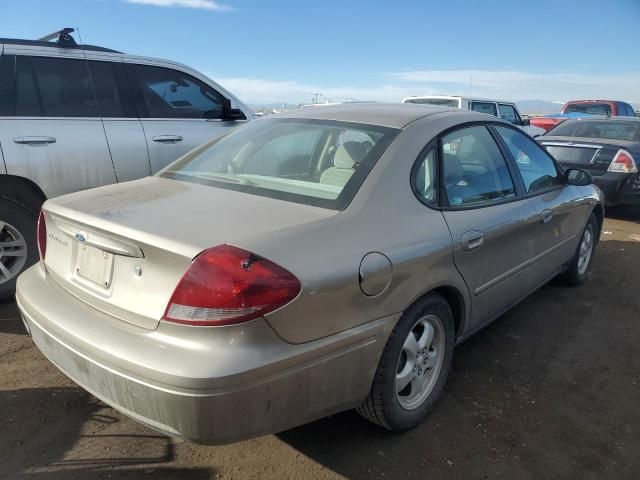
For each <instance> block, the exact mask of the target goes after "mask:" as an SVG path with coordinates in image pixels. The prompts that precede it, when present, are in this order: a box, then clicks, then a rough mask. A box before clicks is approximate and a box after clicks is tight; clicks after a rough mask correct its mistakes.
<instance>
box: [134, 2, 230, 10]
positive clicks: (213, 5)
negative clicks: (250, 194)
mask: <svg viewBox="0 0 640 480" xmlns="http://www.w3.org/2000/svg"><path fill="white" fill-rule="evenodd" d="M125 2H127V3H138V4H140V5H152V6H154V7H183V8H198V9H201V10H215V11H218V12H226V11H229V10H233V7H230V6H229V5H223V4H221V3H218V2H216V1H214V0H125Z"/></svg>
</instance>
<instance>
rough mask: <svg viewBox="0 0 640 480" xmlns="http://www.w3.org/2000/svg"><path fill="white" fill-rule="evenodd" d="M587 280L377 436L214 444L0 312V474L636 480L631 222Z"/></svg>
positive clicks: (638, 384) (487, 339) (301, 431)
mask: <svg viewBox="0 0 640 480" xmlns="http://www.w3.org/2000/svg"><path fill="white" fill-rule="evenodd" d="M608 217H609V218H607V220H606V222H605V226H604V232H603V236H602V240H603V241H602V243H601V244H600V245H599V247H598V251H597V257H596V260H595V265H594V268H593V275H592V278H591V280H590V282H589V283H587V284H586V285H584V286H582V287H578V288H567V287H565V286H563V285H562V284H560V283H559V282H557V281H554V282H552V283H551V284H550V285H548V286H546V287H544V288H542V289H541V290H540V291H538V292H537V293H535V294H534V295H532V296H531V297H530V298H528V299H527V300H526V301H525V302H523V303H522V304H520V305H519V306H518V307H517V308H515V309H514V310H513V311H511V312H510V313H508V314H507V315H505V316H503V317H501V318H500V319H498V320H497V321H496V322H494V323H493V324H492V325H490V326H488V327H487V328H485V329H484V330H483V331H482V332H480V333H478V334H477V335H475V336H474V337H472V338H471V339H469V340H467V341H466V342H465V343H463V344H462V345H460V346H459V347H458V348H457V350H456V355H455V358H454V363H453V370H452V373H451V376H450V379H449V383H448V385H447V387H446V389H445V393H444V395H443V398H442V399H441V401H440V402H439V404H438V406H437V407H436V409H435V411H434V412H433V414H432V415H431V416H430V417H429V419H428V420H427V421H426V422H425V423H424V424H423V425H421V426H420V427H418V428H416V429H414V430H412V431H410V432H407V433H404V434H401V435H397V434H391V433H388V432H386V431H383V430H380V429H378V428H376V427H374V426H373V425H370V424H368V423H367V422H366V421H365V420H363V419H361V418H360V417H359V416H358V415H357V414H355V413H354V412H346V413H343V414H340V415H336V416H334V417H331V418H327V419H324V420H321V421H318V422H315V423H312V424H309V425H305V426H302V427H299V428H296V429H293V430H289V431H286V432H283V433H281V434H278V435H271V436H267V437H262V438H258V439H255V440H251V441H247V442H243V443H238V444H235V445H229V446H224V447H202V446H196V445H191V444H189V443H186V442H180V441H178V440H172V439H169V438H167V437H164V436H161V435H158V434H156V433H155V432H153V431H151V430H148V429H146V428H145V427H142V426H139V425H137V424H136V423H134V422H133V421H131V420H129V419H128V418H126V417H124V416H122V415H120V414H119V413H117V412H115V411H114V410H112V409H111V408H109V407H107V406H105V405H104V404H102V403H101V402H100V401H98V400H96V399H95V398H93V397H92V396H91V395H89V394H87V393H85V392H84V391H83V390H81V389H80V388H78V387H77V386H75V385H74V384H73V382H71V381H70V380H68V379H67V378H66V377H64V376H63V375H62V374H61V373H59V372H58V370H57V369H56V368H54V367H53V366H52V365H51V364H50V363H49V362H48V361H47V360H45V358H44V357H43V356H42V355H41V354H40V353H39V352H38V350H37V349H36V348H35V347H34V345H33V343H32V342H31V339H30V338H29V337H28V336H27V335H26V333H25V331H24V329H23V326H22V323H21V322H20V320H19V319H18V313H17V309H16V306H15V303H13V302H10V303H5V304H0V459H1V460H0V478H3V479H4V478H10V479H22V478H36V479H37V478H44V479H74V478H78V479H89V480H91V479H115V480H117V479H133V478H136V479H138V478H142V479H144V478H153V479H185V480H189V479H210V478H239V479H248V478H277V479H284V478H300V479H307V478H314V479H315V478H317V479H323V478H354V479H367V480H368V479H373V478H393V479H396V478H427V477H429V478H434V479H441V478H461V479H462V478H464V479H498V478H500V479H514V478H517V479H581V480H590V479H616V480H618V479H637V478H640V325H639V322H640V290H639V288H638V287H639V284H640V274H638V269H639V268H640V213H639V212H630V211H614V212H611V213H609V215H608Z"/></svg>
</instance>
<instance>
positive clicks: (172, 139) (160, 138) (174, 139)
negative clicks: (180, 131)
mask: <svg viewBox="0 0 640 480" xmlns="http://www.w3.org/2000/svg"><path fill="white" fill-rule="evenodd" d="M153 141H154V142H160V143H178V142H181V141H182V137H181V136H180V135H156V136H155V137H153Z"/></svg>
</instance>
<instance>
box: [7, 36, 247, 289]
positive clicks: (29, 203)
mask: <svg viewBox="0 0 640 480" xmlns="http://www.w3.org/2000/svg"><path fill="white" fill-rule="evenodd" d="M72 31H73V30H72V29H65V30H62V31H60V32H56V33H55V34H54V35H51V36H48V37H45V38H44V39H41V40H37V41H34V40H13V39H0V299H2V298H6V297H9V296H11V295H12V294H13V292H14V290H15V280H16V276H17V275H18V274H19V273H20V272H21V271H22V270H24V269H25V268H26V267H27V266H29V265H31V264H32V263H34V262H35V261H36V260H37V258H38V252H37V246H36V237H35V232H36V228H35V226H36V218H37V215H38V211H39V209H40V206H41V205H42V203H43V202H44V200H46V199H47V198H51V197H56V196H58V195H62V194H65V193H70V192H74V191H77V190H83V189H87V188H92V187H98V186H101V185H108V184H111V183H116V182H125V181H128V180H134V179H137V178H141V177H145V176H148V175H151V174H154V173H156V172H157V171H158V170H160V169H161V168H163V167H165V166H166V165H167V164H168V163H170V162H171V161H173V160H175V159H176V158H177V157H179V156H181V155H182V154H184V153H186V152H187V151H189V150H192V149H193V148H195V147H196V146H198V145H200V144H202V143H204V142H205V141H207V140H210V139H211V138H213V137H216V136H218V135H220V134H222V133H223V132H225V131H226V130H227V129H229V128H233V127H236V126H238V125H240V124H242V123H244V122H247V121H249V120H250V119H252V118H253V112H252V111H251V109H250V108H249V107H247V106H246V105H244V104H243V103H241V102H240V101H238V100H237V99H236V98H235V97H234V96H233V95H232V94H231V93H229V92H228V91H226V90H225V89H224V88H222V87H221V86H220V85H218V84H216V83H215V82H213V81H211V79H209V78H207V77H206V76H204V75H202V74H201V73H199V72H197V71H195V70H193V69H191V68H189V67H186V66H184V65H181V64H179V63H175V62H171V61H168V60H159V59H153V58H146V57H138V56H133V55H126V54H124V53H120V52H116V51H114V50H109V49H106V48H101V47H95V46H90V45H83V46H79V45H77V44H76V43H75V41H74V39H73V37H71V35H70V33H71V32H72ZM51 37H53V38H57V40H56V41H53V42H50V41H46V40H49V39H51Z"/></svg>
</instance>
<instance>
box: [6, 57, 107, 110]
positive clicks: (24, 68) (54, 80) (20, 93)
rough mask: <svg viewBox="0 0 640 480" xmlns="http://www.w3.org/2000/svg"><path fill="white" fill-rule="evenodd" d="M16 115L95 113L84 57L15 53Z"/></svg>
mask: <svg viewBox="0 0 640 480" xmlns="http://www.w3.org/2000/svg"><path fill="white" fill-rule="evenodd" d="M15 81H16V105H15V111H16V115H17V116H42V117H98V109H97V106H96V101H95V97H94V95H93V90H92V88H91V79H90V78H89V71H88V69H87V63H86V61H85V60H73V59H68V58H49V57H23V56H18V57H16V77H15Z"/></svg>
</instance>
